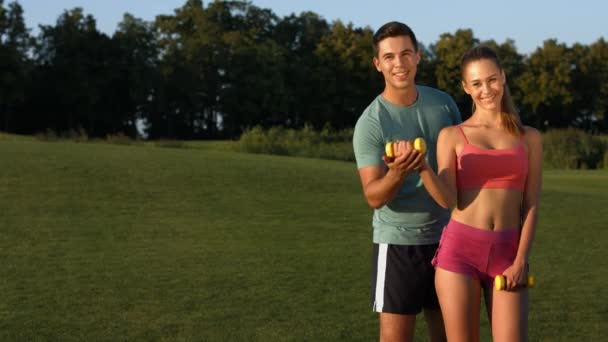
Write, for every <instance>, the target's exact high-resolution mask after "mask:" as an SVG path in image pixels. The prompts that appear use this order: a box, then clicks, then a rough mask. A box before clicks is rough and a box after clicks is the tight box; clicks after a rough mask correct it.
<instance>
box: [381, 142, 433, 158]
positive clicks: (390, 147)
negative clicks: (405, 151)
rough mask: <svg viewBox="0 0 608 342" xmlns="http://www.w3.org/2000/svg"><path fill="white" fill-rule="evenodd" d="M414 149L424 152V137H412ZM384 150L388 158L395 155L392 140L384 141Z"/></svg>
mask: <svg viewBox="0 0 608 342" xmlns="http://www.w3.org/2000/svg"><path fill="white" fill-rule="evenodd" d="M414 150H416V151H418V152H420V153H422V154H425V153H426V142H425V141H424V138H416V139H414ZM384 152H385V153H386V156H387V157H389V158H393V157H395V151H394V150H393V142H392V141H391V142H387V143H386V146H385V147H384Z"/></svg>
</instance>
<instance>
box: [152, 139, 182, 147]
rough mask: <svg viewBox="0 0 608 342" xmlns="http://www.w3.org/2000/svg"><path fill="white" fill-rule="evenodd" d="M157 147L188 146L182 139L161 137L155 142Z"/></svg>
mask: <svg viewBox="0 0 608 342" xmlns="http://www.w3.org/2000/svg"><path fill="white" fill-rule="evenodd" d="M154 145H155V146H156V147H166V148H186V147H187V146H186V144H185V143H184V142H183V141H181V140H173V139H160V140H157V141H155V142H154Z"/></svg>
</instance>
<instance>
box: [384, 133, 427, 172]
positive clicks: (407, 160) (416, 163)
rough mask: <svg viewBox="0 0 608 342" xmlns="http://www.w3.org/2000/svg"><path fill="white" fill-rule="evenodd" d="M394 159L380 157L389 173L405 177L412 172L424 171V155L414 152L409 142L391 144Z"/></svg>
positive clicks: (401, 141)
mask: <svg viewBox="0 0 608 342" xmlns="http://www.w3.org/2000/svg"><path fill="white" fill-rule="evenodd" d="M393 154H394V157H392V158H391V157H387V156H384V157H382V160H384V162H385V163H386V166H388V168H389V170H390V171H393V172H395V173H397V174H398V175H399V176H401V177H406V176H408V175H409V174H410V173H412V172H414V171H418V170H421V169H424V168H425V167H427V166H426V161H425V160H424V154H422V153H420V152H418V151H416V150H415V149H414V146H413V144H412V143H411V142H410V141H403V140H400V141H395V142H394V143H393Z"/></svg>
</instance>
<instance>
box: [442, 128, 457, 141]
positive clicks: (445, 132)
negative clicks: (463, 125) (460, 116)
mask: <svg viewBox="0 0 608 342" xmlns="http://www.w3.org/2000/svg"><path fill="white" fill-rule="evenodd" d="M458 126H460V125H454V126H446V127H444V128H442V129H441V131H439V138H438V139H442V140H444V141H453V140H455V139H456V138H458V137H459V136H460V132H459V130H460V128H459V127H458Z"/></svg>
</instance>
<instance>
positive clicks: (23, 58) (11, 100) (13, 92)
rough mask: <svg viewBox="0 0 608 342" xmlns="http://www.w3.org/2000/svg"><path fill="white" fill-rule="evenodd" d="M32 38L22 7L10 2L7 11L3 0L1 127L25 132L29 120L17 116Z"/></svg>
mask: <svg viewBox="0 0 608 342" xmlns="http://www.w3.org/2000/svg"><path fill="white" fill-rule="evenodd" d="M32 44H33V41H32V38H31V37H30V35H29V30H28V29H27V27H26V26H25V21H24V19H23V8H22V7H21V5H20V4H19V3H18V2H11V3H10V4H9V6H8V11H7V10H6V9H5V8H4V6H3V0H0V61H2V62H1V63H2V64H1V67H0V130H3V131H11V132H24V131H25V130H26V125H27V122H24V121H23V120H22V119H20V118H19V116H18V115H17V110H18V108H19V107H21V106H22V105H23V103H24V101H25V88H26V83H27V79H28V78H29V72H30V69H31V63H30V61H29V60H28V57H27V55H28V53H29V52H30V49H31V47H32Z"/></svg>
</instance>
